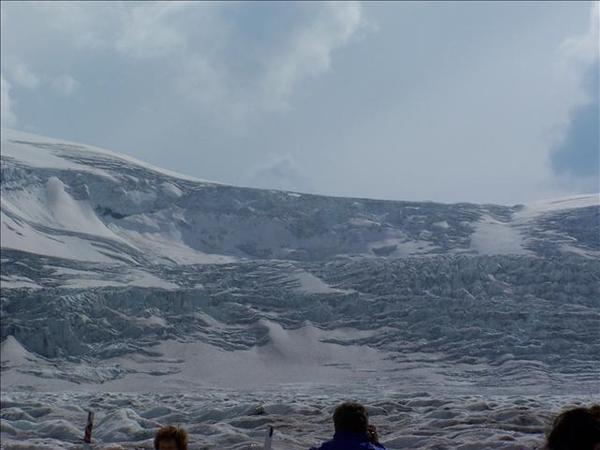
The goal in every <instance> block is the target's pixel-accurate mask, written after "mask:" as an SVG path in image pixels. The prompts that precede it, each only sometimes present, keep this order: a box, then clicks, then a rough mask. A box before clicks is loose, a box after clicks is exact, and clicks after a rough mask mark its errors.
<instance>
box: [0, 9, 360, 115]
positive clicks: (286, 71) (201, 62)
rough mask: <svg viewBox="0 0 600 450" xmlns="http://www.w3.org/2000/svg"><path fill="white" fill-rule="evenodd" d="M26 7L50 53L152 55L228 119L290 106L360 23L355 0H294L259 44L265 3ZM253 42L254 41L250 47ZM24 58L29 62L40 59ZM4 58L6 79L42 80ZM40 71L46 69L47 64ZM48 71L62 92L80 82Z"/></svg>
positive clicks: (190, 94) (131, 59)
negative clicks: (285, 18)
mask: <svg viewBox="0 0 600 450" xmlns="http://www.w3.org/2000/svg"><path fill="white" fill-rule="evenodd" d="M31 8H34V9H32V11H35V12H36V13H37V16H36V17H39V18H43V20H44V23H45V24H47V25H44V26H45V27H47V28H49V29H50V30H51V35H52V38H53V39H58V40H59V41H60V44H59V45H56V46H55V47H53V48H52V49H50V51H57V52H60V53H63V54H65V53H69V54H71V55H73V56H74V57H75V56H76V55H77V52H78V51H82V50H85V51H86V52H87V53H88V54H89V52H95V51H99V52H102V53H104V55H105V56H106V53H105V52H106V51H108V52H110V53H113V56H112V58H115V57H118V56H125V57H126V58H127V60H126V61H124V65H123V66H122V67H123V70H128V69H126V66H128V65H129V64H132V65H133V64H140V65H139V67H137V68H134V70H144V68H143V64H149V65H150V64H153V63H155V62H157V61H158V62H160V64H161V75H162V76H163V77H165V80H166V83H167V85H165V86H164V89H171V90H173V92H174V93H175V94H178V95H180V96H182V97H183V98H184V99H185V100H186V101H191V102H192V104H193V102H196V103H197V107H200V108H203V109H204V112H205V113H206V114H207V116H208V117H213V118H215V119H217V120H223V119H226V122H228V121H230V120H232V119H234V120H235V119H243V118H246V117H248V116H249V115H251V114H254V113H256V112H257V111H259V112H260V111H269V110H279V109H282V108H286V107H288V104H289V101H290V98H291V96H292V94H293V92H294V89H296V88H297V87H298V85H299V84H300V83H301V82H302V81H303V80H306V79H310V78H312V77H315V76H318V75H320V74H323V73H325V72H327V71H328V70H330V67H331V57H332V53H333V52H334V51H335V50H336V49H338V48H340V47H342V46H344V45H345V44H347V43H348V42H349V41H350V39H351V38H352V36H354V35H355V34H356V32H357V31H358V30H359V29H360V28H361V26H362V25H364V22H365V21H364V18H363V14H362V8H361V5H360V3H358V2H339V3H338V2H331V3H329V2H319V3H301V2H299V3H296V4H290V5H289V6H288V8H295V9H294V10H293V13H294V14H293V15H290V17H292V20H291V21H290V23H289V26H287V27H281V28H277V29H275V30H274V31H272V33H273V34H272V35H270V36H268V38H267V39H264V40H262V41H260V42H258V41H253V39H254V36H255V35H256V34H257V33H261V32H262V31H263V30H261V29H260V28H261V23H260V21H261V20H264V18H263V17H261V16H260V14H261V12H260V11H261V10H260V9H259V8H258V7H256V6H255V7H253V9H251V10H250V8H249V7H247V6H245V5H243V4H236V3H227V2H223V3H221V2H215V3H212V2H206V3H205V2H148V3H138V2H111V3H94V2H92V3H90V4H87V3H76V2H74V3H73V2H52V4H48V3H44V2H41V3H35V4H32V5H31ZM243 8H248V9H249V10H250V11H251V14H256V15H257V17H256V18H255V19H251V20H250V21H244V19H243V18H240V15H239V14H237V12H238V11H240V10H241V9H243ZM253 20H256V23H254V22H253ZM253 27H255V28H256V29H254V28H253ZM38 32H39V33H43V29H39V30H38ZM46 33H47V32H46ZM59 36H62V38H59ZM249 41H252V42H253V44H252V45H253V47H251V48H250V47H248V48H246V47H247V43H248V42H249ZM64 45H67V46H71V47H70V48H68V47H67V48H65V47H64ZM58 49H60V50H58ZM16 56H17V57H20V55H16ZM3 59H4V58H3ZM25 62H26V63H31V64H33V65H34V67H35V64H36V62H37V61H34V60H32V61H25ZM6 64H7V65H10V66H11V67H12V70H10V71H9V72H10V73H9V74H10V75H11V81H12V80H13V78H14V82H15V83H19V85H22V86H27V87H29V88H33V87H35V86H36V85H37V84H39V80H37V79H36V78H35V77H34V76H33V74H32V73H31V71H27V70H26V66H25V65H22V66H19V67H17V66H15V65H14V62H13V63H12V64H11V63H10V60H8V59H7V61H6ZM44 71H45V72H47V73H50V70H48V69H47V68H46V67H45V68H44ZM13 72H14V73H13ZM17 72H18V74H17ZM75 75H76V74H75ZM144 76H147V74H144ZM45 78H46V80H47V81H48V82H49V83H50V85H51V86H52V87H53V88H55V89H57V90H59V91H61V92H62V93H64V94H67V95H68V94H70V93H72V92H73V91H74V90H75V89H76V88H77V86H78V83H77V82H75V81H74V79H73V78H72V77H71V78H69V77H68V76H62V77H59V78H58V79H54V78H53V77H52V76H51V75H46V76H45ZM17 80H19V81H17Z"/></svg>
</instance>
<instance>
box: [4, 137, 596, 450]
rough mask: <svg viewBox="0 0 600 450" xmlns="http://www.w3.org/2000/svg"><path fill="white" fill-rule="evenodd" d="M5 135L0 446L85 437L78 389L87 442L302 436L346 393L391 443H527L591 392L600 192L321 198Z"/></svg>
mask: <svg viewBox="0 0 600 450" xmlns="http://www.w3.org/2000/svg"><path fill="white" fill-rule="evenodd" d="M1 141H2V142H1V153H2V158H1V177H2V185H1V187H2V192H1V198H2V205H1V215H2V217H1V249H2V255H1V268H2V270H1V280H0V283H1V288H2V289H1V305H0V307H1V314H2V327H1V338H2V377H1V378H2V407H1V420H2V430H1V433H2V442H3V444H2V448H27V447H22V445H29V446H30V447H28V448H80V447H78V446H80V445H81V444H80V442H79V441H78V439H80V438H81V437H80V436H79V434H80V430H81V432H82V430H83V425H84V422H85V409H86V408H93V409H95V410H96V411H97V417H98V420H99V422H98V424H97V427H96V430H97V434H96V435H95V436H96V442H97V445H98V446H99V447H98V448H105V447H106V448H132V447H134V448H151V437H152V433H153V430H154V429H155V427H156V426H158V424H160V423H166V422H177V423H182V424H184V425H186V426H187V427H188V428H189V429H190V432H191V434H192V437H193V441H194V442H195V444H194V445H197V447H195V446H192V448H238V449H242V448H259V447H256V445H258V443H259V442H260V441H261V439H262V434H261V433H262V431H263V429H264V427H265V426H266V424H275V426H276V429H277V430H278V431H276V439H275V440H274V444H273V445H274V448H276V449H300V448H308V447H310V446H311V445H313V444H314V443H315V441H316V440H318V438H321V437H326V435H327V433H328V431H327V429H328V423H327V420H328V419H327V417H328V414H330V412H331V408H332V407H333V406H334V405H335V402H336V401H340V400H342V399H344V398H348V396H350V397H352V398H355V399H358V400H361V401H363V402H365V403H366V404H368V405H369V406H370V408H371V411H372V415H373V416H374V421H376V422H379V423H381V428H382V431H383V440H384V443H386V445H387V446H388V447H389V448H391V449H400V448H422V449H426V448H431V449H433V448H481V449H483V448H503V449H509V448H514V449H516V448H524V447H527V446H529V447H531V446H533V445H537V444H539V442H540V439H541V438H542V434H543V431H544V429H545V427H546V426H547V424H548V421H549V420H550V417H551V415H552V413H554V412H556V411H557V410H559V409H560V408H562V407H564V406H565V405H576V404H581V403H585V402H589V401H591V400H593V399H598V398H599V397H600V369H599V367H600V295H599V293H600V196H599V195H598V194H590V195H580V196H572V197H568V198H561V199H552V200H547V201H542V202H538V203H530V204H525V205H513V206H505V205H492V204H484V205H480V204H471V203H458V204H440V203H434V202H407V201H389V200H385V201H384V200H372V199H363V198H339V197H327V196H320V195H312V194H304V193H298V192H284V191H277V190H262V189H251V188H244V187H238V186H230V185H224V184H220V183H216V182H212V181H206V180H201V179H196V178H192V177H188V176H183V175H179V174H176V173H173V172H169V171H166V170H163V169H160V168H157V167H153V166H151V165H149V164H146V163H143V162H141V161H137V160H135V159H133V158H130V157H126V156H124V155H119V154H116V153H114V152H111V151H108V150H104V149H99V148H95V147H91V146H87V145H82V144H77V143H71V142H66V141H61V140H56V139H50V138H46V137H41V136H36V135H32V134H28V133H23V132H19V131H15V130H9V129H3V130H2V137H1ZM182 405H186V406H185V408H184V409H185V410H182ZM277 436H279V437H277ZM24 442H25V443H27V444H23V443H24ZM478 445H479V446H478ZM102 446H105V447H102ZM119 446H120V447H119ZM253 446H255V447H253ZM461 446H463V447H461Z"/></svg>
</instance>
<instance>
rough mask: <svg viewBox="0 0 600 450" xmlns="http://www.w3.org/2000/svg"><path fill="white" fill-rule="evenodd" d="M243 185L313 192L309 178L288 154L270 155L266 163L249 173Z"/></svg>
mask: <svg viewBox="0 0 600 450" xmlns="http://www.w3.org/2000/svg"><path fill="white" fill-rule="evenodd" d="M245 184H247V185H248V186H251V187H257V188H263V189H283V190H287V191H298V192H305V193H311V192H313V191H314V189H313V186H312V183H311V182H310V179H309V177H308V176H307V175H306V174H305V171H304V170H303V169H302V168H301V167H300V166H299V164H298V163H297V162H296V160H295V159H294V157H293V156H292V155H290V154H286V155H271V156H270V157H268V158H267V160H266V162H264V163H263V164H261V165H258V166H256V167H255V168H254V169H251V170H250V171H249V175H248V176H247V177H246V180H245Z"/></svg>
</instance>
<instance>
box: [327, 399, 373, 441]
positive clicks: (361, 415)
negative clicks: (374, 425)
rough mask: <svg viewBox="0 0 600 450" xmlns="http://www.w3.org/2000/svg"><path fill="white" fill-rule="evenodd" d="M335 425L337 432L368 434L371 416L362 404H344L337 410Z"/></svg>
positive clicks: (335, 412)
mask: <svg viewBox="0 0 600 450" xmlns="http://www.w3.org/2000/svg"><path fill="white" fill-rule="evenodd" d="M333 425H334V427H335V431H336V433H337V432H340V431H341V432H350V433H366V432H367V427H368V426H369V414H368V413H367V410H366V408H365V407H364V406H363V405H361V404H360V403H356V402H344V403H342V404H341V405H339V406H338V407H337V408H335V411H334V413H333Z"/></svg>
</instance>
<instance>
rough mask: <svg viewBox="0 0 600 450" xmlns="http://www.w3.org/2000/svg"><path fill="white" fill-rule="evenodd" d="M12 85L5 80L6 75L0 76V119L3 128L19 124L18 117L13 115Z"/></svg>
mask: <svg viewBox="0 0 600 450" xmlns="http://www.w3.org/2000/svg"><path fill="white" fill-rule="evenodd" d="M10 89H11V87H10V84H9V83H8V81H6V80H5V79H4V74H0V105H1V109H0V117H1V119H2V126H7V127H12V126H14V125H15V124H16V122H17V117H16V116H15V114H14V113H13V111H12V109H11V107H12V104H11V99H10V96H9V94H10Z"/></svg>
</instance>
